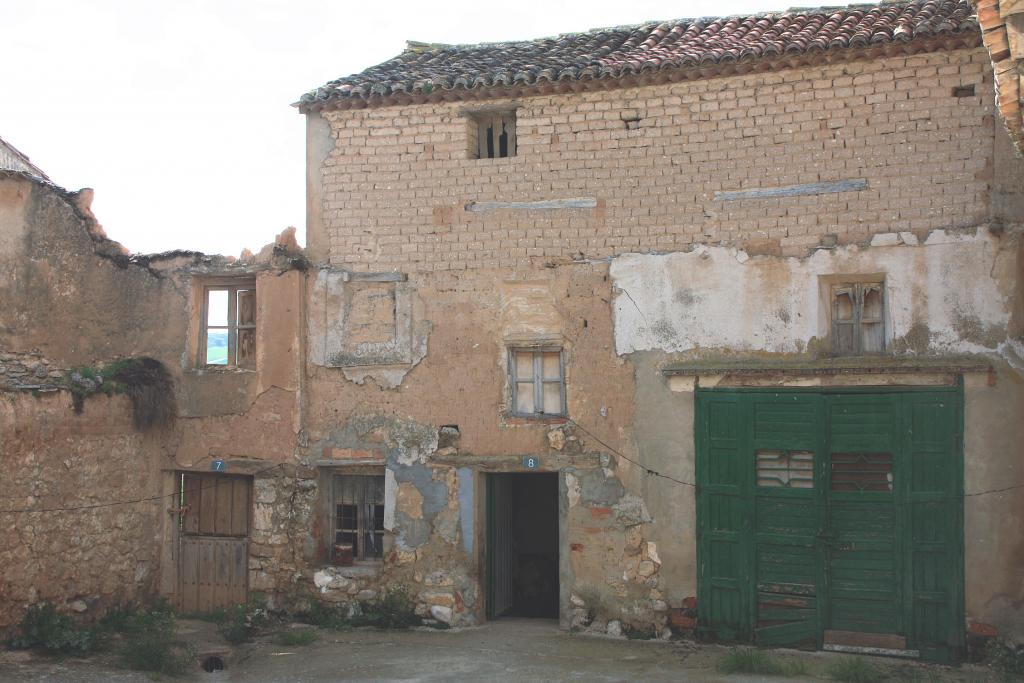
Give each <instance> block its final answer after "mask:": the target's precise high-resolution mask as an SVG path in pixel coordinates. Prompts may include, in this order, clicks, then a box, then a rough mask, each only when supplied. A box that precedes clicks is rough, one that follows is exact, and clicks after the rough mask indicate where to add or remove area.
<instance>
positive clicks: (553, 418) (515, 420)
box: [504, 415, 570, 427]
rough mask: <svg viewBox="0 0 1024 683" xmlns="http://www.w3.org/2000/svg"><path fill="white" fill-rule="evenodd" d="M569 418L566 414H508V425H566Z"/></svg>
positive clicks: (506, 417) (505, 421) (506, 424)
mask: <svg viewBox="0 0 1024 683" xmlns="http://www.w3.org/2000/svg"><path fill="white" fill-rule="evenodd" d="M569 421H570V420H569V418H568V417H565V416H564V415H539V416H537V417H527V416H525V415H506V416H505V420H504V423H505V426H506V427H521V426H524V425H564V424H568V423H569Z"/></svg>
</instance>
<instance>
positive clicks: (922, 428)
mask: <svg viewBox="0 0 1024 683" xmlns="http://www.w3.org/2000/svg"><path fill="white" fill-rule="evenodd" d="M961 406H962V403H961V401H960V396H959V395H958V394H955V393H953V392H946V393H935V394H914V395H910V396H907V397H906V398H905V400H904V404H903V419H904V421H905V422H906V424H907V430H906V434H905V450H906V453H907V457H908V459H909V461H910V476H909V477H907V478H906V486H905V488H906V493H905V495H906V499H907V505H906V513H907V514H906V526H907V528H908V530H909V533H908V534H907V536H908V538H907V539H906V545H905V550H904V552H905V562H906V565H907V567H909V571H907V572H906V574H905V575H904V582H903V585H904V590H905V591H906V592H907V594H908V595H909V596H910V600H909V601H908V604H907V605H906V606H905V610H906V617H905V618H906V620H907V621H908V622H909V623H910V625H911V629H910V635H911V639H910V645H911V647H915V648H917V649H919V650H921V651H922V654H924V655H927V656H929V658H931V659H937V660H940V661H948V660H954V659H958V658H959V657H960V655H961V653H962V650H963V638H964V620H963V613H964V606H963V585H964V576H963V456H962V446H961V439H962V436H961V428H960V425H962V424H963V414H962V407H961Z"/></svg>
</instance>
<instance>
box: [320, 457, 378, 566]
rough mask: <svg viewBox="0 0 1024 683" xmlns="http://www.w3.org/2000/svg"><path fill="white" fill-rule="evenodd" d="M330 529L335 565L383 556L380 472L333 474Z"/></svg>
mask: <svg viewBox="0 0 1024 683" xmlns="http://www.w3.org/2000/svg"><path fill="white" fill-rule="evenodd" d="M332 532H333V534H332V538H333V541H334V548H333V550H332V557H333V559H334V562H335V563H337V564H348V563H349V562H348V560H350V559H354V560H379V559H381V558H383V557H384V476H383V475H367V474H338V475H335V477H334V515H333V519H332Z"/></svg>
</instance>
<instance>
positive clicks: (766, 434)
mask: <svg viewBox="0 0 1024 683" xmlns="http://www.w3.org/2000/svg"><path fill="white" fill-rule="evenodd" d="M749 400H750V404H751V432H752V433H751V443H750V448H751V450H752V451H753V458H752V459H750V456H749V453H750V451H748V456H747V457H748V462H747V467H748V468H751V469H753V470H754V487H753V491H754V539H753V543H754V568H755V569H754V572H755V579H756V581H757V591H756V597H757V599H756V604H755V605H754V613H753V621H754V640H755V642H757V643H761V644H765V645H787V646H792V647H798V646H807V647H814V646H815V645H816V644H817V633H818V631H819V630H820V628H819V623H818V622H819V615H818V595H819V593H820V590H821V572H820V565H821V558H820V554H821V553H820V548H819V541H818V538H817V535H818V532H819V531H820V529H821V525H822V521H823V518H822V515H821V502H820V492H819V491H818V486H817V485H816V482H817V475H816V472H815V463H816V462H817V460H818V456H817V453H818V452H819V450H820V448H821V443H822V438H821V437H822V433H821V418H822V407H823V406H822V402H821V398H820V397H819V396H814V395H808V394H794V393H785V392H783V393H765V394H759V395H756V396H754V397H752V398H750V399H749Z"/></svg>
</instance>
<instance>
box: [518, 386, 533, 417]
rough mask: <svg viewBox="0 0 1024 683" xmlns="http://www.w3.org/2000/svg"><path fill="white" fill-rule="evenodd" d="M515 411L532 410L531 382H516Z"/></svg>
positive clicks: (529, 411)
mask: <svg viewBox="0 0 1024 683" xmlns="http://www.w3.org/2000/svg"><path fill="white" fill-rule="evenodd" d="M516 412H517V413H532V412H533V382H519V383H518V384H516Z"/></svg>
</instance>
